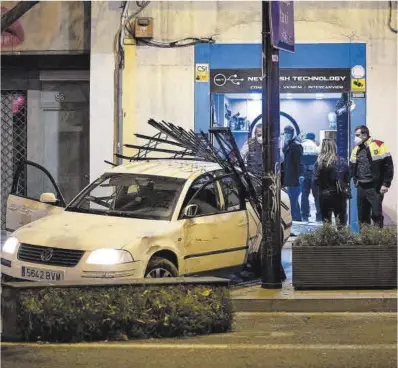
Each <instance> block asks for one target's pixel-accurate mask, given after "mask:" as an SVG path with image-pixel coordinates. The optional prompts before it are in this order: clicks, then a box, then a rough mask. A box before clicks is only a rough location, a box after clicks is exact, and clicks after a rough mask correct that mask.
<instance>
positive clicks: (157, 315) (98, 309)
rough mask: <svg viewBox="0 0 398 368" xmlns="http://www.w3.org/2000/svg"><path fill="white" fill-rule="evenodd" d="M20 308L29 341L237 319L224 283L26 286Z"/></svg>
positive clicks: (190, 331)
mask: <svg viewBox="0 0 398 368" xmlns="http://www.w3.org/2000/svg"><path fill="white" fill-rule="evenodd" d="M16 312H17V326H18V329H19V331H21V333H22V336H23V340H25V341H51V342H79V341H101V340H128V339H134V338H158V337H177V336H193V335H198V334H209V333H217V332H227V331H229V330H230V329H231V326H232V322H233V311H232V303H231V301H230V298H229V290H228V288H227V287H224V286H219V285H218V286H214V285H205V286H203V285H173V286H168V285H167V286H166V285H165V286H162V285H161V286H131V285H123V286H111V287H106V288H104V287H71V288H54V287H48V288H31V289H22V290H20V292H19V297H18V300H17V311H16Z"/></svg>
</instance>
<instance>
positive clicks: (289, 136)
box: [285, 134, 293, 142]
mask: <svg viewBox="0 0 398 368" xmlns="http://www.w3.org/2000/svg"><path fill="white" fill-rule="evenodd" d="M292 138H293V136H292V135H291V134H285V142H290V141H291V140H292Z"/></svg>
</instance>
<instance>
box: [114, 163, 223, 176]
mask: <svg viewBox="0 0 398 368" xmlns="http://www.w3.org/2000/svg"><path fill="white" fill-rule="evenodd" d="M216 170H221V166H220V165H218V164H216V163H214V162H204V161H187V160H148V161H132V162H128V163H124V164H122V165H119V166H115V167H113V168H111V169H108V170H106V173H124V174H145V175H153V176H164V177H171V178H179V179H189V178H191V177H192V178H195V177H198V176H200V175H202V174H205V173H207V172H211V171H216Z"/></svg>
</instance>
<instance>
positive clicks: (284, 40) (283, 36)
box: [270, 1, 295, 52]
mask: <svg viewBox="0 0 398 368" xmlns="http://www.w3.org/2000/svg"><path fill="white" fill-rule="evenodd" d="M270 6H271V12H270V13H271V40H272V45H273V46H274V47H275V48H277V49H281V50H284V51H288V52H295V47H294V6H293V1H271V2H270Z"/></svg>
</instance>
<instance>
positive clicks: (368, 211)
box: [350, 125, 394, 227]
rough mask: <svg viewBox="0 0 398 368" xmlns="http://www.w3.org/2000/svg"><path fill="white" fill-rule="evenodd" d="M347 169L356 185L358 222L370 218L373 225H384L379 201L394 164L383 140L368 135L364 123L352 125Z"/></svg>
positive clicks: (363, 221) (389, 181)
mask: <svg viewBox="0 0 398 368" xmlns="http://www.w3.org/2000/svg"><path fill="white" fill-rule="evenodd" d="M350 169H351V170H350V171H351V176H352V177H353V179H354V184H355V186H356V187H357V188H358V191H357V196H358V198H357V201H358V203H357V205H358V220H359V223H360V224H370V223H371V222H370V219H371V218H372V220H373V224H374V225H376V226H379V227H383V209H382V202H383V198H384V194H385V193H387V192H388V189H389V188H390V185H391V181H392V179H393V176H394V164H393V161H392V157H391V153H390V152H389V151H388V149H387V147H386V145H385V144H384V142H382V141H379V140H376V139H373V138H372V137H370V135H369V129H368V128H367V127H366V126H364V125H360V126H358V127H357V128H355V147H354V149H353V150H352V153H351V158H350Z"/></svg>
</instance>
